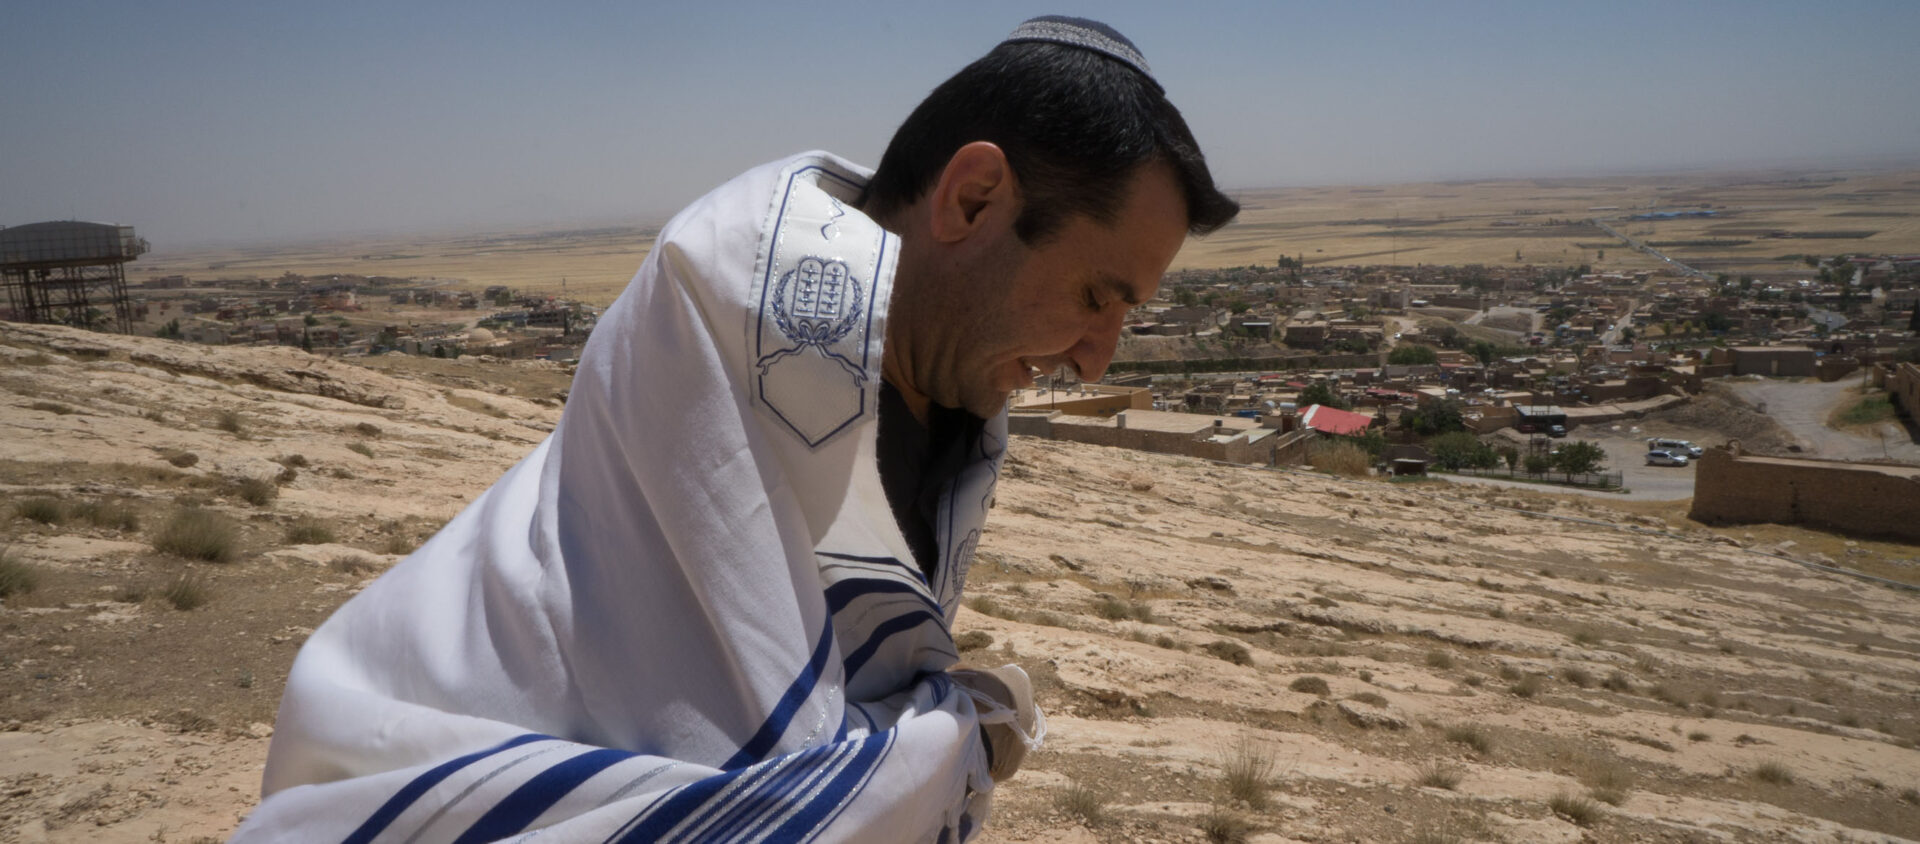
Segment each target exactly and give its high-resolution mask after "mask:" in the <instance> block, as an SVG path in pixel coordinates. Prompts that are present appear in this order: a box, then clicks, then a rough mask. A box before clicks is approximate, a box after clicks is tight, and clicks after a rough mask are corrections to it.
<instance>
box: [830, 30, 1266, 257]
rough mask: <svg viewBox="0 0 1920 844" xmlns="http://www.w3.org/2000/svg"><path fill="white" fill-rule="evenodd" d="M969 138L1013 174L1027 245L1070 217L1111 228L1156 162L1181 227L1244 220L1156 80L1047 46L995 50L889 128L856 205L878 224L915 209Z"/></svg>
mask: <svg viewBox="0 0 1920 844" xmlns="http://www.w3.org/2000/svg"><path fill="white" fill-rule="evenodd" d="M974 141H988V142H990V143H992V144H994V145H995V146H998V147H999V148H1000V150H1001V151H1002V152H1004V153H1005V154H1006V156H1007V161H1008V163H1009V164H1010V165H1011V166H1012V167H1013V172H1014V174H1015V176H1016V177H1018V179H1019V185H1020V188H1021V191H1022V199H1023V201H1024V203H1025V204H1024V205H1023V206H1022V208H1021V211H1020V217H1019V219H1017V220H1016V221H1015V222H1014V232H1015V233H1016V234H1018V235H1019V236H1020V240H1021V241H1022V242H1024V243H1027V244H1029V245H1036V244H1039V243H1041V242H1043V241H1045V240H1046V239H1047V238H1048V237H1049V236H1051V235H1052V234H1053V233H1054V232H1056V231H1058V230H1059V228H1060V227H1061V226H1062V225H1064V224H1065V223H1066V222H1067V220H1069V219H1071V218H1072V217H1073V216H1075V215H1085V216H1087V217H1090V218H1092V219H1093V220H1094V221H1096V222H1099V223H1103V224H1111V223H1113V222H1115V217H1117V216H1118V214H1119V210H1120V203H1121V201H1122V199H1123V197H1122V196H1121V195H1120V192H1121V190H1122V189H1123V188H1124V187H1125V186H1126V184H1127V182H1128V179H1129V178H1130V177H1131V176H1132V175H1133V173H1134V172H1136V171H1137V170H1138V168H1140V167H1141V166H1142V165H1145V164H1149V163H1151V162H1155V161H1164V162H1166V163H1167V164H1169V165H1171V166H1172V168H1173V171H1174V174H1175V177H1176V178H1177V179H1178V181H1179V183H1180V192H1181V193H1182V194H1183V195H1184V196H1185V197H1186V201H1187V230H1188V231H1190V232H1192V233H1194V234H1206V233H1208V232H1211V231H1214V230H1215V229H1218V228H1220V227H1221V226H1224V225H1226V224H1227V223H1228V222H1230V221H1231V220H1232V219H1233V218H1234V215H1236V214H1238V213H1240V204H1239V203H1237V202H1234V201H1233V200H1232V199H1231V198H1229V197H1227V196H1226V195H1225V194H1223V193H1221V192H1220V190H1219V189H1218V188H1216V187H1215V186H1214V184H1213V174H1212V173H1211V172H1209V171H1208V170H1207V159H1206V156H1204V155H1202V154H1201V152H1200V145H1199V143H1198V142H1196V141H1195V140H1194V139H1193V132H1192V130H1189V129H1188V128H1187V123H1186V121H1185V120H1183V119H1181V117H1180V110H1179V109H1176V108H1174V107H1173V104H1172V103H1170V102H1168V101H1167V97H1166V94H1165V93H1163V92H1162V91H1161V90H1160V86H1159V84H1158V83H1156V82H1154V81H1153V80H1152V79H1150V78H1148V77H1147V76H1145V75H1144V74H1142V73H1140V72H1139V71H1137V70H1135V69H1133V68H1132V67H1129V66H1127V65H1125V64H1122V63H1120V62H1119V61H1116V60H1114V59H1111V58H1108V57H1107V56H1104V55H1101V54H1100V53H1096V52H1093V51H1092V50H1087V49H1082V48H1079V47H1070V46H1066V45H1063V44H1054V43H1046V42H1007V43H1002V44H1001V45H1000V46H998V47H995V48H994V49H993V51H992V52H990V53H988V54H986V55H985V56H983V57H981V58H980V60H978V61H976V62H974V63H973V64H970V65H968V66H967V67H966V68H965V69H963V70H961V71H960V72H959V73H957V74H954V76H953V78H951V79H948V80H947V81H946V82H943V83H941V84H940V87H938V88H935V89H933V93H931V94H928V95H927V98H926V99H925V100H923V101H921V103H920V105H919V106H918V107H916V108H915V109H914V110H913V113H912V114H909V115H907V119H906V122H904V123H901V124H900V128H899V130H898V131H896V132H894V134H893V141H892V143H889V144H888V145H887V152H886V154H885V155H883V156H881V158H880V168H879V169H878V170H877V171H875V172H874V174H873V180H872V181H870V182H868V183H867V187H866V190H865V191H863V192H862V193H861V195H860V201H859V206H860V208H861V209H862V210H864V211H865V212H866V213H867V215H868V216H871V217H876V218H884V217H886V216H887V215H889V214H892V213H894V212H895V211H898V210H900V209H902V208H905V207H906V206H908V205H911V204H913V203H914V202H915V201H917V200H919V198H920V197H921V196H922V195H923V194H925V193H926V192H927V191H928V190H930V189H932V187H933V183H934V181H935V180H937V179H938V178H939V177H940V173H941V171H942V170H943V169H944V168H945V167H946V165H947V161H948V160H949V159H951V158H952V157H953V154H954V153H955V152H957V151H959V149H960V148H961V147H962V146H965V145H967V144H969V143H973V142H974Z"/></svg>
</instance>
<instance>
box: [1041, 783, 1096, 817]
mask: <svg viewBox="0 0 1920 844" xmlns="http://www.w3.org/2000/svg"><path fill="white" fill-rule="evenodd" d="M1053 807H1054V808H1055V809H1058V810H1060V811H1061V812H1062V813H1063V814H1066V815H1069V816H1072V817H1076V818H1079V819H1080V820H1081V821H1083V822H1085V823H1086V825H1087V826H1099V825H1101V824H1103V823H1106V820H1107V798H1106V795H1103V794H1101V793H1100V792H1099V790H1098V789H1095V788H1094V787H1093V786H1090V785H1087V784H1086V783H1084V782H1081V781H1079V780H1075V781H1073V783H1071V784H1069V785H1068V786H1067V787H1066V788H1063V789H1061V790H1059V791H1056V792H1054V795H1053Z"/></svg>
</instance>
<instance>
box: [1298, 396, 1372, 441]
mask: <svg viewBox="0 0 1920 844" xmlns="http://www.w3.org/2000/svg"><path fill="white" fill-rule="evenodd" d="M1300 424H1301V425H1304V426H1306V427H1308V428H1312V429H1313V430H1315V431H1319V432H1320V433H1322V434H1332V435H1334V436H1340V437H1357V436H1360V435H1361V434H1364V433H1366V432H1367V428H1368V427H1369V426H1371V425H1373V417H1371V416H1368V415H1366V414H1364V413H1354V412H1353V411H1351V410H1341V409H1339V408H1337V407H1327V406H1326V405H1320V404H1316V405H1312V406H1310V407H1308V408H1307V409H1306V411H1305V412H1303V413H1301V414H1300Z"/></svg>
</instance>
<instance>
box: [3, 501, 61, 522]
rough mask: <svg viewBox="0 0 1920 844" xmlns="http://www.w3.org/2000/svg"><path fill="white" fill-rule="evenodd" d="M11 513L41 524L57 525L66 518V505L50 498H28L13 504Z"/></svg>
mask: <svg viewBox="0 0 1920 844" xmlns="http://www.w3.org/2000/svg"><path fill="white" fill-rule="evenodd" d="M13 514H14V515H16V516H19V517H20V518H23V519H31V520H33V521H36V522H39V523H41V524H43V525H57V524H60V523H61V522H64V521H66V520H67V508H66V506H65V505H63V504H61V503H60V502H59V501H56V500H54V499H52V498H29V499H27V500H25V501H22V502H20V503H18V504H15V505H13Z"/></svg>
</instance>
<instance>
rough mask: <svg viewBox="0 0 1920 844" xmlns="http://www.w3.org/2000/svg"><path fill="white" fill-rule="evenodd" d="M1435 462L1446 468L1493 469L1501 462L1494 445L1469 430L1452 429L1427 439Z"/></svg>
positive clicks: (1428, 447)
mask: <svg viewBox="0 0 1920 844" xmlns="http://www.w3.org/2000/svg"><path fill="white" fill-rule="evenodd" d="M1427 449H1428V450H1430V451H1432V452H1433V459H1434V462H1436V463H1439V464H1440V466H1441V467H1442V468H1445V469H1467V468H1472V469H1491V468H1493V467H1494V466H1495V465H1497V464H1498V463H1499V462H1500V455H1499V454H1498V453H1496V452H1495V451H1494V450H1493V447H1492V446H1489V445H1487V444H1486V443H1483V442H1481V441H1480V438H1479V437H1477V436H1474V435H1473V434H1472V433H1471V432H1469V431H1451V432H1448V433H1445V434H1441V435H1439V436H1437V437H1434V438H1433V439H1430V440H1428V441H1427Z"/></svg>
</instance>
